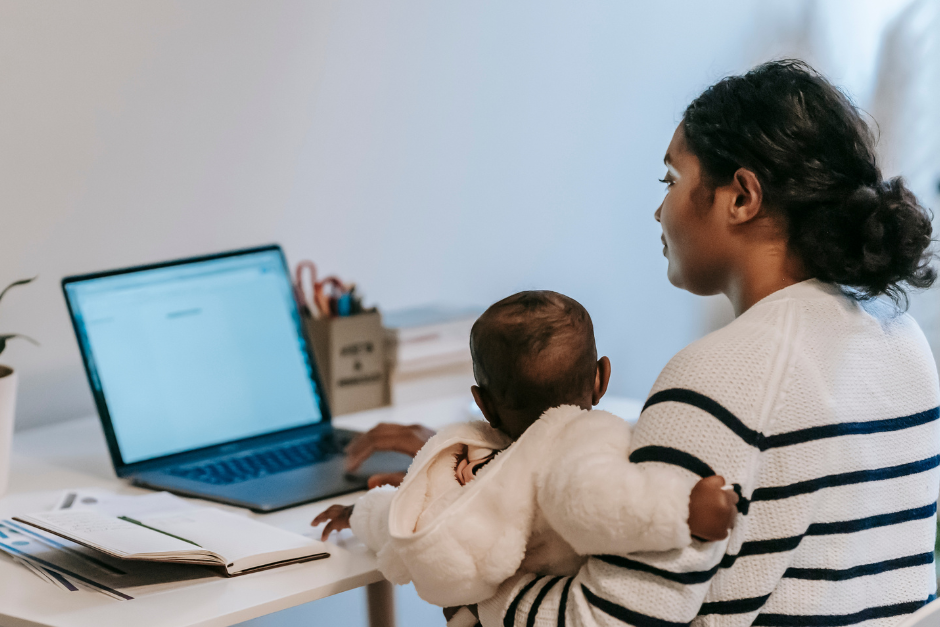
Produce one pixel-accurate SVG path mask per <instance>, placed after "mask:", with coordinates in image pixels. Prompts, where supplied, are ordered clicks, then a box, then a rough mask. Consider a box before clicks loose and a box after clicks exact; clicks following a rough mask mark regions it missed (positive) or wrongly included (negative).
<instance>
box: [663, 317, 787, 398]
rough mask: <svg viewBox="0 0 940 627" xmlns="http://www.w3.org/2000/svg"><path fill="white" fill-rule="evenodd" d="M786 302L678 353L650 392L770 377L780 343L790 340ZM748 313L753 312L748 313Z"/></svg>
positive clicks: (715, 333)
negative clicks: (770, 370)
mask: <svg viewBox="0 0 940 627" xmlns="http://www.w3.org/2000/svg"><path fill="white" fill-rule="evenodd" d="M790 308H791V305H790V304H789V303H788V302H787V301H778V302H774V303H767V304H766V305H764V306H763V307H762V308H761V311H760V312H754V313H759V315H744V316H740V317H738V318H737V319H735V320H734V321H732V322H730V323H729V324H727V325H725V326H724V327H722V328H720V329H718V330H716V331H712V332H711V333H709V334H708V335H706V336H704V337H702V338H699V339H698V340H695V341H694V342H692V343H691V344H689V345H688V346H686V347H685V348H683V349H682V350H681V351H679V352H678V353H676V355H674V356H673V357H672V359H670V360H669V363H667V364H666V367H665V368H664V369H663V371H662V372H661V373H660V375H659V377H658V378H657V381H656V384H655V385H654V387H653V389H652V391H651V393H656V392H657V391H659V390H662V389H665V388H668V387H690V388H692V389H696V388H697V387H702V386H705V387H713V386H714V384H716V383H719V384H720V383H721V382H723V381H731V380H734V381H738V382H740V381H742V380H744V381H754V380H759V379H762V378H764V377H766V376H768V374H769V373H768V371H769V369H770V368H771V366H772V360H773V356H774V354H775V353H776V350H777V348H778V347H779V346H780V344H781V342H785V341H788V340H789V339H790V338H789V337H788V336H789V335H792V331H791V330H790V329H788V328H787V326H788V325H787V311H788V310H789V309H790ZM748 313H749V314H750V313H752V312H748Z"/></svg>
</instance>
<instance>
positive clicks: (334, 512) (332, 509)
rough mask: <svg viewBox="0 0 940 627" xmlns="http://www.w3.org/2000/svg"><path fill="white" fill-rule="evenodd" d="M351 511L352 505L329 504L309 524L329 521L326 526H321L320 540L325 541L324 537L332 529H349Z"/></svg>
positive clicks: (314, 524)
mask: <svg viewBox="0 0 940 627" xmlns="http://www.w3.org/2000/svg"><path fill="white" fill-rule="evenodd" d="M352 513H353V506H352V505H330V506H329V507H328V508H327V509H326V510H325V511H323V512H320V513H319V514H318V515H317V517H316V518H314V519H313V522H311V523H310V526H311V527H316V526H317V525H319V524H320V523H324V522H326V521H329V522H327V525H326V527H324V528H323V535H322V536H321V537H320V539H321V540H323V541H324V542H326V539H327V538H328V537H329V535H330V534H331V533H333V532H334V531H341V530H343V529H349V519H350V517H351V516H352Z"/></svg>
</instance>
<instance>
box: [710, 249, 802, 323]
mask: <svg viewBox="0 0 940 627" xmlns="http://www.w3.org/2000/svg"><path fill="white" fill-rule="evenodd" d="M739 259H740V263H739V264H737V267H736V269H735V272H733V273H732V276H731V278H730V280H729V281H728V283H727V286H726V289H725V290H723V291H724V294H725V296H727V297H728V299H729V300H730V301H731V305H732V307H733V308H734V316H735V318H737V317H738V316H740V315H741V314H743V313H744V312H745V311H747V310H748V309H750V308H751V307H752V306H753V305H754V304H755V303H757V302H758V301H760V300H763V299H764V298H766V297H767V296H770V295H771V294H773V293H774V292H776V291H778V290H782V289H783V288H785V287H789V286H791V285H795V284H797V283H800V282H802V281H805V280H807V279H811V278H812V276H810V274H809V273H808V272H807V270H806V266H805V265H804V264H803V262H802V260H800V259H799V257H798V256H797V255H795V254H793V253H792V252H791V251H790V250H789V249H788V247H787V245H786V243H785V242H781V241H779V240H778V241H774V242H761V243H757V244H756V245H752V246H748V247H747V249H746V250H745V251H744V254H742V255H741V256H740V257H739Z"/></svg>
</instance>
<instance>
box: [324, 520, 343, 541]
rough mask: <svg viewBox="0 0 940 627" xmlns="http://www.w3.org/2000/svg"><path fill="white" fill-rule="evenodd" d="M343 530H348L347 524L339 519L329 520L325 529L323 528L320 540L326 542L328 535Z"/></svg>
mask: <svg viewBox="0 0 940 627" xmlns="http://www.w3.org/2000/svg"><path fill="white" fill-rule="evenodd" d="M343 529H349V522H347V521H345V520H342V519H339V520H331V521H330V522H329V523H327V525H326V527H324V528H323V534H322V535H321V536H320V540H322V541H323V542H326V539H327V538H329V537H330V534H331V533H333V532H334V531H342V530H343Z"/></svg>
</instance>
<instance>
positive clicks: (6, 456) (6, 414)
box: [0, 366, 16, 496]
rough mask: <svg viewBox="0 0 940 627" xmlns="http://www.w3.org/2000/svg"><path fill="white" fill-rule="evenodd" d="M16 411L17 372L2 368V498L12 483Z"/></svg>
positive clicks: (0, 452)
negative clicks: (11, 467)
mask: <svg viewBox="0 0 940 627" xmlns="http://www.w3.org/2000/svg"><path fill="white" fill-rule="evenodd" d="M15 409H16V372H14V371H13V369H12V368H7V367H6V366H0V496H3V495H4V494H6V492H7V484H8V483H9V481H10V456H11V448H12V444H13V413H14V410H15Z"/></svg>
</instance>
